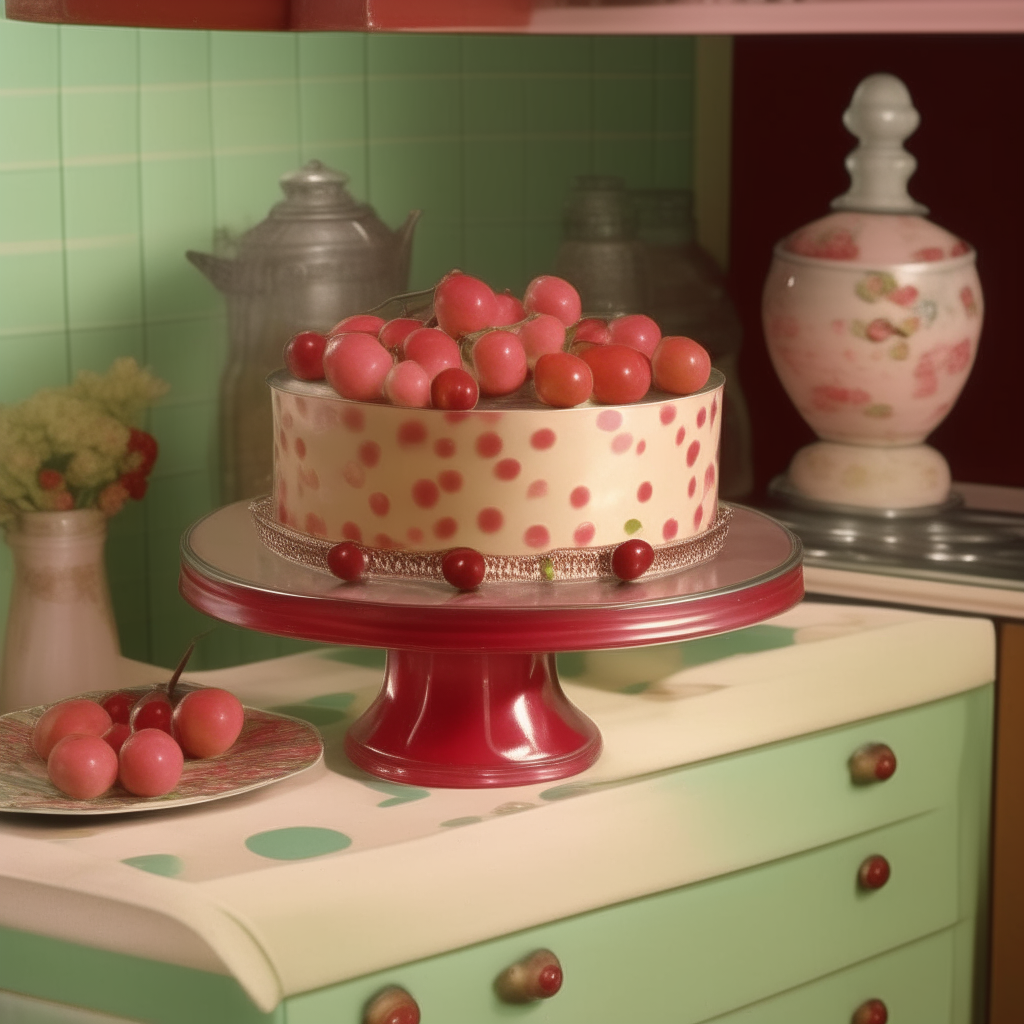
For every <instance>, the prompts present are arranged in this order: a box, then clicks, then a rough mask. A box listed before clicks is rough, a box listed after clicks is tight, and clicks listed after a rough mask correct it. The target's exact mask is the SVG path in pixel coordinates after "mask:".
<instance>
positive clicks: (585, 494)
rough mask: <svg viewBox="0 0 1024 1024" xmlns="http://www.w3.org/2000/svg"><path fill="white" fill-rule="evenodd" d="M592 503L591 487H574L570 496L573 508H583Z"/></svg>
mask: <svg viewBox="0 0 1024 1024" xmlns="http://www.w3.org/2000/svg"><path fill="white" fill-rule="evenodd" d="M588 501H590V488H589V487H574V488H573V489H572V491H571V492H570V494H569V504H570V505H572V507H573V508H583V506H584V505H586V503H587V502H588Z"/></svg>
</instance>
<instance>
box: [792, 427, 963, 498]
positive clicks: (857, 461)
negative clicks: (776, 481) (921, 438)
mask: <svg viewBox="0 0 1024 1024" xmlns="http://www.w3.org/2000/svg"><path fill="white" fill-rule="evenodd" d="M786 475H787V479H788V481H789V484H790V486H791V487H792V488H793V490H794V491H796V492H797V493H798V494H800V495H801V496H803V497H805V498H810V499H812V500H814V501H820V502H824V503H826V504H830V505H854V506H857V507H861V508H883V509H909V508H924V507H927V506H933V505H941V504H942V503H943V502H945V501H946V500H947V498H948V497H949V488H950V472H949V465H948V463H947V462H946V460H945V458H944V457H943V456H942V455H941V454H940V453H939V452H937V451H936V450H935V449H934V448H932V447H931V445H927V444H913V445H904V446H900V447H893V448H881V447H869V446H868V445H853V444H837V443H835V442H833V441H816V442H815V443H814V444H809V445H807V446H806V447H805V448H801V449H800V450H799V451H798V452H797V453H796V455H794V456H793V461H792V462H791V463H790V464H789V470H788V471H787V474H786Z"/></svg>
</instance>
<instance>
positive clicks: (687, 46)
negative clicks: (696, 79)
mask: <svg viewBox="0 0 1024 1024" xmlns="http://www.w3.org/2000/svg"><path fill="white" fill-rule="evenodd" d="M695 60H696V50H695V38H694V37H693V36H658V37H656V38H655V40H654V66H655V69H656V70H657V71H658V72H659V74H660V73H664V72H672V73H675V74H685V75H692V74H693V68H694V63H695Z"/></svg>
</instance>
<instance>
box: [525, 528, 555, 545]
mask: <svg viewBox="0 0 1024 1024" xmlns="http://www.w3.org/2000/svg"><path fill="white" fill-rule="evenodd" d="M523 540H524V541H525V542H526V546H527V547H530V548H544V547H547V546H548V544H550V543H551V534H550V532H549V531H548V528H547V527H546V526H540V525H534V526H531V527H529V528H528V529H527V530H526V533H525V534H524V535H523Z"/></svg>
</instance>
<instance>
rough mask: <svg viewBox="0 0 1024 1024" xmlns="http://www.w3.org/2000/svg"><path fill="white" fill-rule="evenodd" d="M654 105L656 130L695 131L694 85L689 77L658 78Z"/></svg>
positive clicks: (655, 84) (655, 85)
mask: <svg viewBox="0 0 1024 1024" xmlns="http://www.w3.org/2000/svg"><path fill="white" fill-rule="evenodd" d="M653 105H654V128H655V131H657V132H675V133H678V132H684V133H686V134H689V133H690V132H692V131H693V85H692V83H691V82H690V81H688V80H687V79H685V78H681V77H676V76H667V77H659V78H656V79H655V81H654V104H653Z"/></svg>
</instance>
